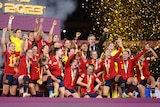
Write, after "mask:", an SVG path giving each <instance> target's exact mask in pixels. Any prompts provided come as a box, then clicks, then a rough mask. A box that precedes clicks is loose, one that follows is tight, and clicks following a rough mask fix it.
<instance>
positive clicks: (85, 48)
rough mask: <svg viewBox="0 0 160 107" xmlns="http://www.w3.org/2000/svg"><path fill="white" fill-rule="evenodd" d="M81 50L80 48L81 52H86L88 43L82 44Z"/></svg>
mask: <svg viewBox="0 0 160 107" xmlns="http://www.w3.org/2000/svg"><path fill="white" fill-rule="evenodd" d="M81 50H82V51H83V52H87V50H88V45H87V44H82V46H81Z"/></svg>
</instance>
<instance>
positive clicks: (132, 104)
mask: <svg viewBox="0 0 160 107" xmlns="http://www.w3.org/2000/svg"><path fill="white" fill-rule="evenodd" d="M0 107H160V99H140V98H137V99H131V98H128V99H120V98H117V99H104V98H103V99H95V98H90V99H85V98H78V99H75V98H40V97H39V98H21V97H0Z"/></svg>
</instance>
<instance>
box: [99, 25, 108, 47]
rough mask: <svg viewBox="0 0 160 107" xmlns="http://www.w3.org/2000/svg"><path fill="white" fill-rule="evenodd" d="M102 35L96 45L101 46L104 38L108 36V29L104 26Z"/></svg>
mask: <svg viewBox="0 0 160 107" xmlns="http://www.w3.org/2000/svg"><path fill="white" fill-rule="evenodd" d="M103 31H104V32H103V36H102V38H101V39H100V41H99V43H98V46H102V45H103V43H104V41H105V40H106V38H107V36H108V32H109V31H108V29H107V28H104V29H103Z"/></svg>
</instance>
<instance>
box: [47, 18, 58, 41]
mask: <svg viewBox="0 0 160 107" xmlns="http://www.w3.org/2000/svg"><path fill="white" fill-rule="evenodd" d="M56 25H57V21H56V20H54V21H53V23H52V27H51V29H50V31H49V39H48V42H49V43H50V42H52V39H53V32H54V28H55V26H56Z"/></svg>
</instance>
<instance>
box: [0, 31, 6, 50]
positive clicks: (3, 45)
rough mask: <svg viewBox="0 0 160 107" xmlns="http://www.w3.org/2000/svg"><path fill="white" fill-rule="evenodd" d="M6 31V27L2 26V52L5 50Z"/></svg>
mask: <svg viewBox="0 0 160 107" xmlns="http://www.w3.org/2000/svg"><path fill="white" fill-rule="evenodd" d="M6 32H7V28H3V30H2V38H1V46H2V52H5V51H6V44H5V40H6V39H5V35H6Z"/></svg>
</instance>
